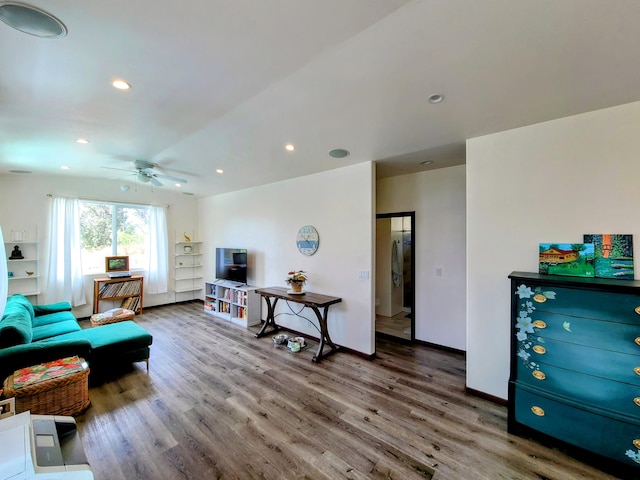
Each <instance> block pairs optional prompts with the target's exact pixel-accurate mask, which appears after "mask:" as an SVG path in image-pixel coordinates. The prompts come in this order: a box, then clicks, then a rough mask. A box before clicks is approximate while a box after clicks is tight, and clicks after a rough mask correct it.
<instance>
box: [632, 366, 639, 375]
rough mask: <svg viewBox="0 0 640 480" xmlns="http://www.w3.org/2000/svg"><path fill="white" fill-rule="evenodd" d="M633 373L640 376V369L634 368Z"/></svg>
mask: <svg viewBox="0 0 640 480" xmlns="http://www.w3.org/2000/svg"><path fill="white" fill-rule="evenodd" d="M633 371H634V372H636V375H640V367H636V368H634V369H633Z"/></svg>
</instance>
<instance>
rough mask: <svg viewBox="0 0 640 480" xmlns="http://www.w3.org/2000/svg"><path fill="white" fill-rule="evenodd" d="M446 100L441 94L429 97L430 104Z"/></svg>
mask: <svg viewBox="0 0 640 480" xmlns="http://www.w3.org/2000/svg"><path fill="white" fill-rule="evenodd" d="M443 100H444V95H442V94H440V93H434V94H433V95H429V103H433V104H436V103H440V102H442V101H443Z"/></svg>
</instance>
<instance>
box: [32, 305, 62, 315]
mask: <svg viewBox="0 0 640 480" xmlns="http://www.w3.org/2000/svg"><path fill="white" fill-rule="evenodd" d="M70 311H71V304H70V303H69V302H57V303H47V304H45V305H34V306H33V312H34V314H35V316H36V317H39V316H40V315H47V314H49V313H57V312H70Z"/></svg>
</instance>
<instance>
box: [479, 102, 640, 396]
mask: <svg viewBox="0 0 640 480" xmlns="http://www.w3.org/2000/svg"><path fill="white" fill-rule="evenodd" d="M638 132H640V103H631V104H627V105H623V106H619V107H614V108H609V109H605V110H599V111H596V112H590V113H586V114H582V115H577V116H573V117H567V118H563V119H560V120H555V121H551V122H545V123H541V124H538V125H533V126H529V127H525V128H519V129H515V130H510V131H506V132H502V133H498V134H495V135H488V136H485V137H480V138H475V139H471V140H468V141H467V218H468V222H467V258H468V267H467V278H468V300H467V345H468V348H467V386H468V387H470V388H473V389H476V390H479V391H482V392H485V393H489V394H491V395H494V396H497V397H501V398H507V383H508V378H509V305H510V304H509V299H510V283H509V280H508V279H507V276H508V275H509V273H511V272H512V271H516V270H519V271H529V272H536V271H537V270H538V244H539V243H541V242H558V243H565V242H566V243H575V242H581V241H582V235H583V234H584V233H629V234H633V235H634V236H635V238H636V239H638V238H640V237H639V236H638V234H639V233H640V224H639V223H638V222H637V218H638V202H639V201H640V190H639V189H638V178H640V161H639V159H640V142H638ZM636 241H637V240H636ZM637 268H638V267H637V262H636V269H637Z"/></svg>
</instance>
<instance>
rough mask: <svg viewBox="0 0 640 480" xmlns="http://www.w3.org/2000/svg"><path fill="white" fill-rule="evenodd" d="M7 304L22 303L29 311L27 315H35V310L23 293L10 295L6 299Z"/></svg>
mask: <svg viewBox="0 0 640 480" xmlns="http://www.w3.org/2000/svg"><path fill="white" fill-rule="evenodd" d="M9 304H17V305H22V306H23V307H24V308H26V309H27V312H29V315H30V316H31V318H33V317H34V316H35V312H34V310H33V305H32V304H31V302H30V301H29V299H28V298H27V297H25V296H24V295H21V294H19V293H16V294H14V295H11V296H10V297H9V298H8V299H7V305H9Z"/></svg>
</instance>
